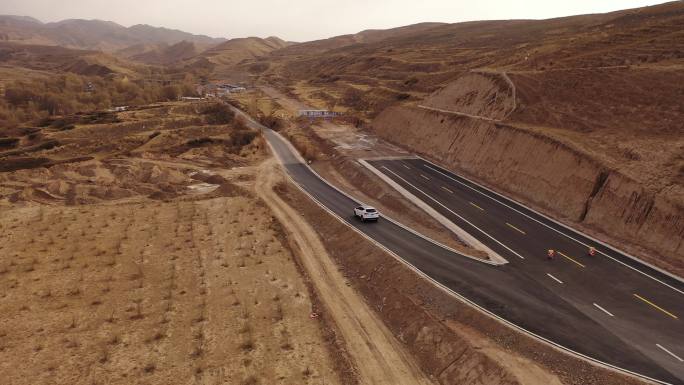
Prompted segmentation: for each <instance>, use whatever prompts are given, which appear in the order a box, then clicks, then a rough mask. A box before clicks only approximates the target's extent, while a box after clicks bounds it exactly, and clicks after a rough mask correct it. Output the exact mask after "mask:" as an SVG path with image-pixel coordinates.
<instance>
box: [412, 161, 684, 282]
mask: <svg viewBox="0 0 684 385" xmlns="http://www.w3.org/2000/svg"><path fill="white" fill-rule="evenodd" d="M423 161H424V162H428V163H429V161H425V159H423ZM433 165H434V163H433ZM435 166H436V165H435ZM423 167H425V168H428V169H430V170H432V171H434V172H436V173H438V174H440V175H442V176H444V177H446V178H448V179H451V180H452V181H454V182H456V183H458V184H461V185H462V186H465V187H467V188H469V189H471V190H473V191H475V192H476V193H478V194H480V195H484V196H486V197H487V198H489V199H491V200H493V201H494V202H496V203H498V204H500V205H503V206H506V207H508V208H509V209H511V210H513V211H515V212H516V213H518V214H520V215H523V216H525V217H527V218H529V219H531V220H533V221H535V222H537V223H539V224H540V225H542V226H544V227H546V228H548V229H550V230H552V231H555V232H557V233H558V234H560V235H562V236H564V237H567V238H568V239H572V240H573V241H575V242H577V243H579V244H580V245H582V246H586V247H589V245H588V244H586V243H584V242H582V241H580V240H579V239H577V238H574V237H572V236H570V235H568V234H567V233H565V232H563V231H560V230H558V229H556V228H554V227H553V226H550V225H548V224H546V223H544V222H543V221H540V220H539V219H536V218H534V217H532V216H530V215H527V214H525V213H524V212H522V211H520V210H518V209H516V208H514V207H511V206H509V205H508V204H506V203H504V202H502V201H501V200H499V199H496V198H495V197H493V196H492V195H489V194H496V195H498V196H499V197H501V198H503V199H504V200H508V201H510V202H515V201H513V200H511V199H509V198H506V197H505V196H503V195H501V194H499V193H496V192H494V191H492V190H489V189H487V188H486V187H483V186H481V185H478V184H477V183H475V184H476V185H478V186H479V187H480V188H482V189H485V191H488V193H484V192H483V191H480V190H479V189H476V188H475V187H473V186H470V185H468V184H467V183H463V182H462V181H460V180H458V179H456V178H454V177H452V176H451V175H448V174H445V173H443V172H441V171H439V170H438V169H436V168H434V167H432V166H430V165H429V164H424V165H423ZM463 179H465V178H463ZM465 180H468V179H465ZM468 182H470V183H473V182H471V181H468ZM521 206H522V207H525V206H524V205H521ZM526 208H527V207H526ZM527 209H528V210H529V208H527ZM539 215H541V216H542V217H543V216H544V215H543V214H539ZM546 219H547V220H549V221H552V222H555V223H556V224H559V225H561V226H564V227H565V228H566V229H568V230H569V231H572V232H575V233H576V234H580V233H578V232H577V231H576V230H574V229H572V228H570V227H568V226H565V225H562V224H561V223H560V222H556V221H554V220H553V219H550V218H548V217H546ZM580 235H581V234H580ZM615 251H617V252H619V253H622V252H621V251H619V250H615ZM599 254H602V255H603V256H605V257H606V258H610V259H611V260H613V261H614V262H617V263H619V264H621V265H622V266H625V267H626V268H628V269H632V270H634V271H636V272H637V273H639V274H641V275H644V276H646V277H648V278H650V279H652V280H654V281H656V282H658V283H660V284H662V285H664V286H667V287H669V288H670V289H672V290H674V291H676V292H677V293H679V294H684V291H682V290H679V289H677V288H676V287H674V286H672V285H669V284H667V283H665V282H663V281H661V280H659V279H658V278H655V277H653V276H651V275H648V274H647V273H644V272H643V271H641V270H639V269H637V268H635V267H633V266H630V265H629V264H627V263H624V262H622V261H620V260H619V259H616V258H613V257H611V256H610V255H608V254H607V253H604V252H602V251H599ZM632 259H636V258H632ZM639 262H641V263H644V262H643V261H641V260H639ZM644 264H645V263H644ZM646 265H647V266H650V265H648V264H646ZM651 267H652V266H651ZM661 272H662V271H661Z"/></svg>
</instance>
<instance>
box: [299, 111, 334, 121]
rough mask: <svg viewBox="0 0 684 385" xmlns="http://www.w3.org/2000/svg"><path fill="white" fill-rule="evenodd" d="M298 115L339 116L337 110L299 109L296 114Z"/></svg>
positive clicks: (313, 117)
mask: <svg viewBox="0 0 684 385" xmlns="http://www.w3.org/2000/svg"><path fill="white" fill-rule="evenodd" d="M297 115H299V116H304V117H307V118H311V119H316V118H334V117H336V116H340V113H339V112H334V111H328V110H299V113H298V114H297Z"/></svg>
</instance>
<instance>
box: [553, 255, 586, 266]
mask: <svg viewBox="0 0 684 385" xmlns="http://www.w3.org/2000/svg"><path fill="white" fill-rule="evenodd" d="M558 254H560V255H561V256H562V257H564V258H565V259H567V260H568V261H570V262H573V263H576V264H577V265H578V266H580V267H586V266H584V265H583V264H581V263H579V262H577V261H576V260H575V259H574V258H571V257H568V256H567V255H565V254H563V253H561V252H560V251H559V252H558Z"/></svg>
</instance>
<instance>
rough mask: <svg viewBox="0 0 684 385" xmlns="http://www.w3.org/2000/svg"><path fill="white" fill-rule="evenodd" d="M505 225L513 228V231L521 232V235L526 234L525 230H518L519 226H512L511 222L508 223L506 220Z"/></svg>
mask: <svg viewBox="0 0 684 385" xmlns="http://www.w3.org/2000/svg"><path fill="white" fill-rule="evenodd" d="M506 225H507V226H508V227H510V228H512V229H513V230H515V231H518V232H520V233H522V234H523V235H527V233H526V232H524V231H522V230H520V229H519V228H517V227H515V226H513V225H512V224H510V223H508V222H506Z"/></svg>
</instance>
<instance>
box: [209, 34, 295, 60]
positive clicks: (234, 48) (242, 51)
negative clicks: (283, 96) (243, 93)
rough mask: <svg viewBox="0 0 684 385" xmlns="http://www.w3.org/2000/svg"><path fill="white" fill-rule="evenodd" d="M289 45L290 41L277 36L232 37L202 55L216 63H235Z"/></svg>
mask: <svg viewBox="0 0 684 385" xmlns="http://www.w3.org/2000/svg"><path fill="white" fill-rule="evenodd" d="M288 45H289V43H287V42H285V41H283V40H282V39H280V38H277V37H275V36H271V37H269V38H266V39H261V38H258V37H247V38H239V39H231V40H228V41H226V42H224V43H221V44H219V45H217V46H215V47H213V48H211V49H209V50H207V51H206V52H204V53H203V54H202V56H204V57H206V58H207V59H209V60H210V61H211V62H213V63H216V64H221V65H234V64H237V63H240V62H242V61H243V60H245V59H256V58H259V57H263V56H264V55H266V54H268V53H270V52H273V51H275V50H278V49H280V48H284V47H287V46H288Z"/></svg>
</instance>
